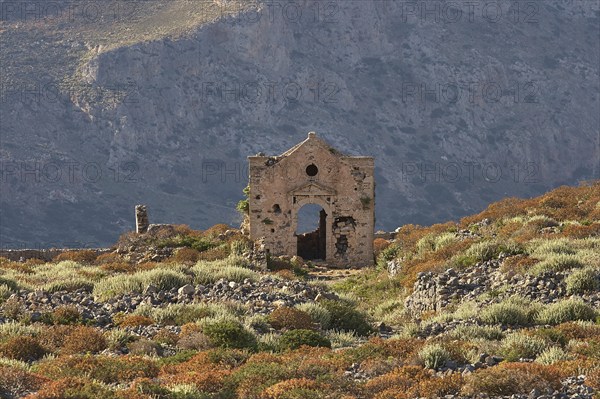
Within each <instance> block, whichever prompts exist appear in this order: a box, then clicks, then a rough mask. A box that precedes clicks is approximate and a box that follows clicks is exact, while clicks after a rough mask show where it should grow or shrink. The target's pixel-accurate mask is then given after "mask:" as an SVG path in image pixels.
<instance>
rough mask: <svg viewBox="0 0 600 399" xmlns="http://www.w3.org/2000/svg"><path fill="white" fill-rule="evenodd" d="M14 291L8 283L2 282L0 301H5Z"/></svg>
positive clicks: (0, 285)
mask: <svg viewBox="0 0 600 399" xmlns="http://www.w3.org/2000/svg"><path fill="white" fill-rule="evenodd" d="M12 293H13V291H12V289H11V288H10V287H9V286H8V285H6V284H0V303H2V302H4V301H5V300H6V298H8V297H9V296H11V294H12Z"/></svg>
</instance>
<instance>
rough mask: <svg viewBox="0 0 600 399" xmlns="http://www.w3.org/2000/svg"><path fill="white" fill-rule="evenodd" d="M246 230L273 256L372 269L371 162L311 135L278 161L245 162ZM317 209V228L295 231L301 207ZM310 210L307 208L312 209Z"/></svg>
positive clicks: (268, 158) (253, 158) (262, 158)
mask: <svg viewBox="0 0 600 399" xmlns="http://www.w3.org/2000/svg"><path fill="white" fill-rule="evenodd" d="M248 160H249V164H250V167H249V172H250V182H249V184H250V193H249V198H248V202H249V225H250V226H249V227H250V237H251V238H252V239H253V240H259V239H262V240H263V242H264V244H265V248H266V249H267V250H268V251H269V253H270V254H272V255H289V256H294V255H298V256H301V257H302V258H304V259H305V260H307V259H314V260H325V261H326V262H327V263H328V264H329V265H332V266H336V267H348V266H351V267H354V266H367V265H372V264H373V229H374V223H375V181H374V177H373V169H374V161H373V158H372V157H363V156H346V155H343V154H341V153H340V152H338V151H337V150H336V149H334V148H332V147H331V146H330V145H328V144H327V143H326V142H325V141H323V140H322V139H320V138H318V137H317V136H316V134H315V133H313V132H311V133H309V134H308V138H307V139H306V140H304V141H303V142H301V143H299V144H297V145H296V146H294V147H292V148H290V149H289V150H288V151H286V152H284V153H283V154H281V155H279V156H265V155H262V154H259V155H256V156H251V157H248ZM310 204H316V205H318V206H319V207H320V211H319V212H318V213H317V212H316V211H315V213H316V214H315V215H313V217H314V218H315V222H316V220H318V223H316V229H315V230H314V231H312V232H308V233H304V234H302V233H301V232H299V231H298V225H299V222H300V221H299V214H300V211H301V209H302V208H303V207H305V206H309V205H310ZM312 207H314V205H312V206H311V208H312Z"/></svg>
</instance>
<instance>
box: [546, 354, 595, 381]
mask: <svg viewBox="0 0 600 399" xmlns="http://www.w3.org/2000/svg"><path fill="white" fill-rule="evenodd" d="M552 366H554V368H555V369H557V370H559V372H560V374H561V376H562V377H563V378H566V377H572V376H574V375H582V374H583V375H587V374H590V373H591V372H593V371H594V370H600V359H589V358H588V359H585V358H582V357H579V358H576V359H574V360H561V361H558V362H556V363H554V364H553V365H552Z"/></svg>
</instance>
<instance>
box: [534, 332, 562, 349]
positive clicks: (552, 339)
mask: <svg viewBox="0 0 600 399" xmlns="http://www.w3.org/2000/svg"><path fill="white" fill-rule="evenodd" d="M531 334H532V335H534V336H536V337H540V338H543V339H545V340H546V342H548V343H549V344H551V345H560V346H565V345H566V344H568V343H569V339H568V338H567V337H566V336H565V334H563V333H562V332H561V331H559V330H557V329H555V328H537V329H535V330H533V331H531Z"/></svg>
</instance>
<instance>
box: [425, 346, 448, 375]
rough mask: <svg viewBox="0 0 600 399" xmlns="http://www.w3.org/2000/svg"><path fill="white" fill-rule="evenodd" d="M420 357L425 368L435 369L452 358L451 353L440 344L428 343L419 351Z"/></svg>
mask: <svg viewBox="0 0 600 399" xmlns="http://www.w3.org/2000/svg"><path fill="white" fill-rule="evenodd" d="M419 359H421V361H422V362H423V365H424V367H425V368H428V369H434V370H435V369H438V368H440V367H442V366H444V365H445V364H446V362H447V361H448V360H450V353H449V352H448V351H447V350H446V349H445V348H444V347H443V346H441V345H439V344H428V345H425V346H424V347H423V348H421V350H420V351H419Z"/></svg>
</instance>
